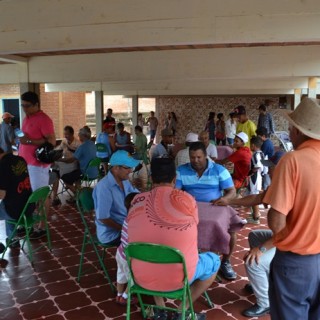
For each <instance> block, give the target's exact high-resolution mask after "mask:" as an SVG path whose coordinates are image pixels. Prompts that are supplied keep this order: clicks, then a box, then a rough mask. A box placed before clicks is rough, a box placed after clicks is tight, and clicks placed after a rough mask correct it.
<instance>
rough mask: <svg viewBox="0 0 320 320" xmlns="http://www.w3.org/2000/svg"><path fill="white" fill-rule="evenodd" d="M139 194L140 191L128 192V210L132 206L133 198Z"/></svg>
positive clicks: (126, 201)
mask: <svg viewBox="0 0 320 320" xmlns="http://www.w3.org/2000/svg"><path fill="white" fill-rule="evenodd" d="M137 194H139V193H138V192H131V193H129V194H127V196H126V197H125V198H124V205H125V207H126V209H127V211H129V209H130V206H131V201H132V200H133V198H134V197H135V196H136V195H137Z"/></svg>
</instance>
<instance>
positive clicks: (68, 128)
mask: <svg viewBox="0 0 320 320" xmlns="http://www.w3.org/2000/svg"><path fill="white" fill-rule="evenodd" d="M63 130H64V131H68V132H69V133H71V134H74V130H73V128H72V127H71V126H65V127H64V129H63Z"/></svg>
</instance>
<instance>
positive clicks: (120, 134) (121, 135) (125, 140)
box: [114, 122, 133, 153]
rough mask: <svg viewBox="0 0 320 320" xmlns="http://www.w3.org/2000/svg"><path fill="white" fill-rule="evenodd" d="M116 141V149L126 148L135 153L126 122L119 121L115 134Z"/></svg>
mask: <svg viewBox="0 0 320 320" xmlns="http://www.w3.org/2000/svg"><path fill="white" fill-rule="evenodd" d="M114 139H115V143H116V150H125V151H128V152H130V153H133V146H132V142H131V135H130V133H129V132H127V131H125V130H124V124H123V123H122V122H119V123H118V124H117V133H116V134H115V136H114Z"/></svg>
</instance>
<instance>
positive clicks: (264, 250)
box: [259, 246, 268, 253]
mask: <svg viewBox="0 0 320 320" xmlns="http://www.w3.org/2000/svg"><path fill="white" fill-rule="evenodd" d="M259 250H260V251H261V252H262V253H265V252H266V251H267V250H268V249H267V248H266V247H263V246H262V247H259Z"/></svg>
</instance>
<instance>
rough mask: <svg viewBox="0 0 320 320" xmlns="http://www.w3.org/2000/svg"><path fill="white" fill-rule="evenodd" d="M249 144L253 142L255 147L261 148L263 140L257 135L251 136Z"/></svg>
mask: <svg viewBox="0 0 320 320" xmlns="http://www.w3.org/2000/svg"><path fill="white" fill-rule="evenodd" d="M250 144H254V145H255V146H256V147H258V148H261V146H262V144H263V141H262V139H261V138H260V137H258V136H253V137H252V138H251V140H250Z"/></svg>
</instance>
